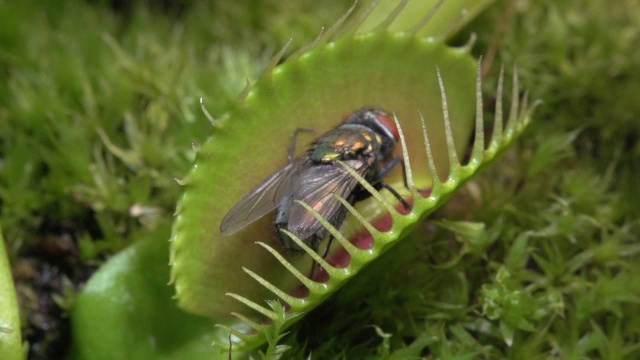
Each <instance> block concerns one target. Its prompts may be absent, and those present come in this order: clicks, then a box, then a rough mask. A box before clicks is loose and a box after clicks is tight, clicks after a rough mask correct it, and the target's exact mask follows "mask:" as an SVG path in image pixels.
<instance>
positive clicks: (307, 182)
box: [220, 108, 410, 257]
mask: <svg viewBox="0 0 640 360" xmlns="http://www.w3.org/2000/svg"><path fill="white" fill-rule="evenodd" d="M304 130H309V129H298V130H296V132H295V133H294V134H293V141H292V144H291V147H290V149H289V162H288V163H287V164H286V165H285V166H283V167H281V168H280V169H279V170H278V171H276V172H275V173H273V174H272V175H271V176H269V177H268V178H267V179H265V180H264V181H263V182H262V183H261V184H260V185H258V186H256V187H255V188H254V189H253V190H251V191H250V192H249V193H248V194H247V195H245V196H244V198H242V200H240V201H239V202H238V203H237V204H236V205H235V206H234V207H233V208H232V209H231V210H230V211H229V212H228V213H227V215H225V217H224V219H222V223H221V225H220V232H221V233H222V234H223V235H231V234H234V233H236V232H237V231H240V230H241V229H243V228H244V227H245V226H247V225H249V224H251V223H253V222H254V221H256V220H258V219H260V218H262V217H263V216H265V215H266V214H267V213H269V212H271V211H272V210H274V209H275V218H274V226H275V229H276V230H277V232H278V234H279V237H280V240H281V242H282V244H283V246H284V247H285V248H287V249H289V250H293V251H298V252H299V251H302V249H301V248H300V247H299V246H298V245H297V244H296V243H295V242H294V241H293V240H291V238H290V237H289V236H287V235H286V234H284V233H283V232H281V231H280V229H285V230H288V231H289V232H291V233H292V234H294V235H295V236H297V237H298V238H299V239H300V240H302V241H303V242H304V243H305V244H306V245H308V246H309V247H311V248H312V249H314V250H317V249H318V247H319V246H320V243H321V242H322V240H323V239H324V238H325V236H326V235H327V230H326V229H325V228H324V226H322V224H321V223H320V222H319V221H318V220H317V219H316V218H315V217H314V216H313V215H312V214H311V213H310V212H309V211H307V210H306V209H305V208H304V207H303V206H302V205H300V204H298V203H296V200H300V201H302V202H304V203H306V204H307V205H309V206H310V207H311V208H312V209H314V210H315V211H316V212H318V213H319V214H320V215H322V217H323V218H325V219H326V220H327V221H328V222H329V223H330V224H331V225H333V226H334V227H336V228H340V225H341V224H342V222H343V221H344V218H345V216H346V215H347V211H348V210H347V208H346V207H345V206H344V205H343V204H342V203H341V202H340V201H339V200H337V199H336V198H335V197H334V194H335V195H338V196H340V197H342V198H344V199H345V200H347V201H348V202H349V203H350V204H354V203H355V202H357V201H359V200H362V199H365V198H367V197H369V196H370V194H369V192H368V191H367V190H366V189H365V188H364V187H362V185H360V183H359V182H358V181H357V180H356V179H355V178H354V177H353V176H352V175H351V174H349V172H348V171H347V170H346V169H344V168H343V167H342V166H341V165H340V164H338V162H337V161H338V160H340V161H342V162H344V163H345V164H347V165H348V166H350V167H351V168H352V169H353V170H355V171H356V172H357V173H358V174H359V175H360V176H362V177H363V178H365V179H366V180H367V181H368V182H369V183H371V184H373V186H374V187H375V188H376V189H378V190H379V189H382V188H386V189H388V190H389V191H390V192H391V193H392V194H393V195H394V196H395V197H396V198H397V199H398V200H399V201H400V202H401V203H402V204H403V205H404V206H405V207H406V208H409V207H410V206H409V204H408V203H407V202H406V201H405V200H404V199H403V198H402V197H401V196H400V194H398V192H397V191H395V190H394V189H393V188H392V187H390V186H389V185H387V184H386V183H385V182H383V181H382V180H383V179H384V177H385V176H386V175H388V174H389V173H390V172H391V170H393V168H394V167H395V166H397V165H398V163H401V164H402V165H403V167H404V163H403V162H402V157H392V152H393V148H394V146H395V144H396V143H397V142H398V141H399V134H398V129H397V127H396V124H395V122H394V121H393V119H392V118H391V117H389V115H387V114H386V113H385V112H384V111H382V110H380V109H373V108H365V109H361V110H358V111H356V112H354V113H352V114H351V115H349V116H347V117H346V119H345V120H344V122H343V123H342V124H341V125H339V126H337V127H336V128H334V129H333V130H330V131H328V132H327V133H325V134H323V135H321V136H320V137H319V138H318V139H317V140H316V141H315V142H314V143H313V144H312V146H311V147H310V148H309V149H308V150H307V151H306V152H305V153H304V154H302V155H300V156H298V157H296V158H294V157H293V152H294V149H295V138H296V135H297V133H298V132H299V131H304ZM403 175H404V172H403ZM405 183H406V181H405ZM332 240H333V238H330V240H329V243H328V244H327V247H326V249H325V252H324V255H323V257H324V256H326V255H327V252H328V249H329V247H330V245H331V241H332Z"/></svg>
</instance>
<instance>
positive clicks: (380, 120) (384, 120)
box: [375, 111, 400, 142]
mask: <svg viewBox="0 0 640 360" xmlns="http://www.w3.org/2000/svg"><path fill="white" fill-rule="evenodd" d="M375 121H376V123H377V124H378V126H379V127H380V129H382V130H383V131H384V132H385V134H386V135H387V136H388V137H389V138H392V139H393V140H394V141H395V142H398V141H400V133H399V132H398V127H397V126H396V122H395V121H394V120H393V119H392V118H391V117H389V115H387V114H386V113H384V112H382V111H378V112H376V113H375Z"/></svg>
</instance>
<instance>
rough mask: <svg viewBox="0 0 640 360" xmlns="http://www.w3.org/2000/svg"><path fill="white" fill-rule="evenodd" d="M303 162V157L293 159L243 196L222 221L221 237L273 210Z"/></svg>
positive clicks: (289, 186)
mask: <svg viewBox="0 0 640 360" xmlns="http://www.w3.org/2000/svg"><path fill="white" fill-rule="evenodd" d="M305 161H306V158H304V157H298V158H296V159H294V160H293V161H292V162H290V163H288V164H287V165H285V166H283V167H282V168H280V169H279V170H278V171H276V172H275V173H273V174H272V175H271V176H269V177H268V178H267V179H265V180H264V181H263V182H262V183H260V185H258V186H256V187H255V188H254V189H253V190H251V191H250V192H249V193H248V194H247V195H245V197H243V198H242V200H240V201H239V202H238V203H237V204H236V205H235V206H234V207H233V208H232V209H231V210H229V212H228V213H227V215H225V216H224V219H222V223H221V224H220V232H221V233H222V235H225V236H226V235H231V234H234V233H236V232H237V231H239V230H241V229H242V228H244V227H245V226H247V225H249V224H251V223H253V222H254V221H257V220H258V219H260V218H261V217H263V216H265V215H266V214H267V213H269V212H270V211H271V210H273V209H275V208H276V206H277V205H278V202H279V201H280V199H281V198H282V196H283V195H285V194H286V193H287V192H289V193H290V191H291V184H292V179H293V178H295V177H296V174H297V173H298V172H299V168H300V166H303V165H304V162H305Z"/></svg>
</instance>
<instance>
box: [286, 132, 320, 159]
mask: <svg viewBox="0 0 640 360" xmlns="http://www.w3.org/2000/svg"><path fill="white" fill-rule="evenodd" d="M314 131H316V129H312V128H297V129H296V130H295V131H294V132H293V134H291V145H289V155H288V159H289V162H292V161H293V155H294V153H295V152H296V139H297V137H298V134H300V133H301V132H314Z"/></svg>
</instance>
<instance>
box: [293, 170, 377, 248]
mask: <svg viewBox="0 0 640 360" xmlns="http://www.w3.org/2000/svg"><path fill="white" fill-rule="evenodd" d="M346 163H347V164H348V165H349V166H351V167H352V168H353V169H354V170H355V171H356V172H357V173H358V174H360V175H361V176H363V177H364V175H365V173H366V172H367V170H368V168H369V163H368V161H367V159H364V160H351V161H347V162H346ZM298 184H300V187H299V188H297V189H295V192H294V193H293V198H294V200H301V201H302V202H304V203H306V204H307V205H309V206H310V207H311V208H312V209H314V210H315V211H316V212H318V213H319V214H320V215H322V217H323V218H325V219H327V220H328V221H329V222H330V223H331V224H332V225H334V226H339V225H340V223H341V222H342V219H344V216H345V215H346V211H347V209H346V208H345V207H344V205H342V203H341V202H340V201H339V200H338V199H336V198H335V196H333V194H336V195H339V196H340V197H342V198H345V199H347V200H348V199H349V198H350V197H351V195H352V193H353V191H354V190H355V188H356V187H357V186H358V185H359V182H358V180H356V179H355V178H354V177H353V176H351V174H349V173H348V172H347V170H345V169H344V168H343V167H342V166H341V165H339V164H327V165H320V166H311V167H309V168H307V169H305V171H304V172H302V173H301V174H300V177H299V181H298ZM323 228H324V227H323V226H322V224H320V222H319V221H318V220H317V219H316V218H315V217H314V216H313V215H312V214H311V213H310V212H309V211H307V209H305V208H304V207H303V206H302V205H300V204H298V203H294V204H293V206H292V207H291V212H290V213H289V231H291V232H292V233H293V234H295V235H296V236H297V237H299V238H300V239H307V238H309V237H310V236H312V235H313V234H315V233H317V232H318V231H319V230H321V229H323Z"/></svg>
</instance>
